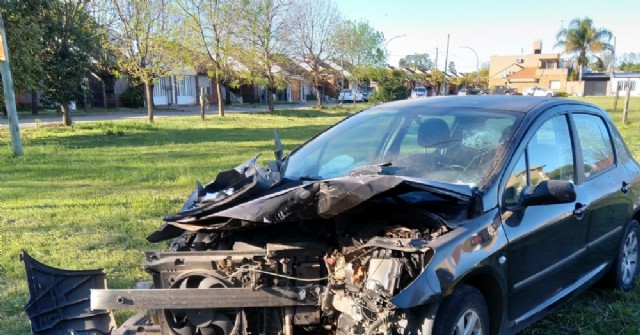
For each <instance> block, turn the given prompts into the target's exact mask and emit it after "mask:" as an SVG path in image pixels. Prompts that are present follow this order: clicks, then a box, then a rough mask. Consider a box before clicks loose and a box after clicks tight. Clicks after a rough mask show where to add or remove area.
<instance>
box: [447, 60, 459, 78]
mask: <svg viewBox="0 0 640 335" xmlns="http://www.w3.org/2000/svg"><path fill="white" fill-rule="evenodd" d="M447 72H448V73H450V74H453V75H457V74H458V71H456V64H455V63H454V62H453V61H450V62H449V66H447Z"/></svg>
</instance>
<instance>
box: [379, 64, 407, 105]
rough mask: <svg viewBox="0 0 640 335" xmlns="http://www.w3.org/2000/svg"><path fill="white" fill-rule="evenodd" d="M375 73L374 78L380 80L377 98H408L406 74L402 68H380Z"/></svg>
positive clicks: (389, 99) (382, 99)
mask: <svg viewBox="0 0 640 335" xmlns="http://www.w3.org/2000/svg"><path fill="white" fill-rule="evenodd" d="M375 72H376V73H375V74H373V79H375V80H376V81H377V82H378V88H379V92H378V93H377V94H376V99H378V100H380V101H392V100H401V99H406V98H407V96H408V89H407V87H406V86H405V82H406V79H407V78H406V76H405V74H404V71H402V70H387V69H382V68H380V69H378V70H376V71H375Z"/></svg>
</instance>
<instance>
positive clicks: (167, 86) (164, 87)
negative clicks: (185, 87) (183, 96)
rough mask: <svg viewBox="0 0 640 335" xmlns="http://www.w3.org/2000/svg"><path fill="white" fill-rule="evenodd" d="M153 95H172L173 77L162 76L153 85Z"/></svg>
mask: <svg viewBox="0 0 640 335" xmlns="http://www.w3.org/2000/svg"><path fill="white" fill-rule="evenodd" d="M153 95H154V96H156V97H168V96H170V95H171V77H162V78H160V80H158V82H156V83H155V84H154V85H153Z"/></svg>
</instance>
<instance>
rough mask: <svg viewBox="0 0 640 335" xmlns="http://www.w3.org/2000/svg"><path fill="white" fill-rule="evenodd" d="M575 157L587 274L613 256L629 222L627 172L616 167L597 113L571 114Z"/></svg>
mask: <svg viewBox="0 0 640 335" xmlns="http://www.w3.org/2000/svg"><path fill="white" fill-rule="evenodd" d="M572 119H573V123H574V125H575V130H576V133H577V139H578V141H577V145H576V147H577V148H578V150H576V151H577V152H578V154H579V155H578V156H579V158H581V160H582V162H583V163H582V164H581V165H580V166H579V168H578V169H577V173H578V177H579V178H582V179H584V182H583V185H584V189H585V190H586V191H587V192H586V194H587V196H588V197H589V200H588V201H589V202H588V207H587V210H588V211H589V231H588V235H587V250H588V261H587V266H588V268H589V270H590V271H594V272H597V271H599V270H602V269H603V268H604V267H605V266H606V265H607V264H608V263H609V262H611V261H612V260H613V259H614V257H615V255H616V252H617V246H618V242H619V241H620V234H622V227H623V226H624V225H625V224H626V223H627V222H628V221H629V219H630V213H631V209H632V206H633V203H632V200H631V198H630V197H629V196H627V192H628V183H630V180H629V177H628V174H627V171H626V170H625V169H624V167H623V166H622V165H621V164H619V163H618V160H617V156H616V152H615V150H614V145H613V141H612V137H611V135H612V132H611V131H610V129H609V127H608V125H607V122H606V121H605V119H604V118H603V117H602V116H601V115H599V114H598V113H589V112H586V111H585V112H574V113H572Z"/></svg>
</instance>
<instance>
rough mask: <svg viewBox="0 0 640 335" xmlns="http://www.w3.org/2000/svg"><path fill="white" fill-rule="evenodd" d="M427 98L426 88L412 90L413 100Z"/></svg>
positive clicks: (420, 87)
mask: <svg viewBox="0 0 640 335" xmlns="http://www.w3.org/2000/svg"><path fill="white" fill-rule="evenodd" d="M426 96H427V89H426V88H425V87H424V86H418V87H416V88H414V89H413V90H411V99H415V98H422V97H426Z"/></svg>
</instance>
